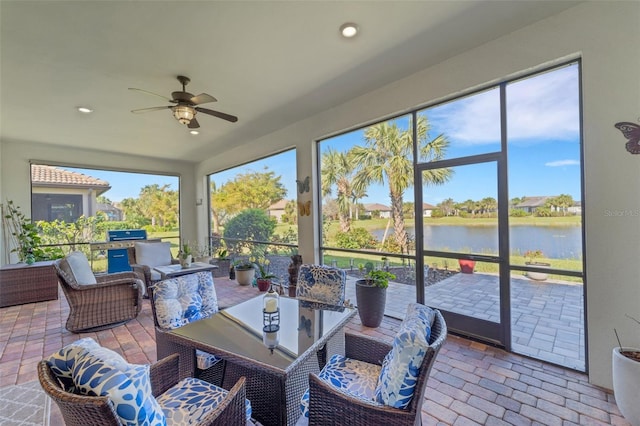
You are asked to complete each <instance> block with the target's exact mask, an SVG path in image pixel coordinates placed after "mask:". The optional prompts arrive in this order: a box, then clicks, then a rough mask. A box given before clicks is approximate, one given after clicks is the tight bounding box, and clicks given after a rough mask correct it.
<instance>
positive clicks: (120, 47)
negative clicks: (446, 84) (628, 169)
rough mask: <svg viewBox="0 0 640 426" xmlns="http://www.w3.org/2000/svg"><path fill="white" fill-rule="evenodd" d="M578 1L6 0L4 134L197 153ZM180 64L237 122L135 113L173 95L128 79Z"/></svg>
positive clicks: (169, 85)
mask: <svg viewBox="0 0 640 426" xmlns="http://www.w3.org/2000/svg"><path fill="white" fill-rule="evenodd" d="M575 4H576V2H561V1H407V2H404V1H371V2H369V1H349V2H347V1H315V2H312V1H278V2H276V1H254V2H249V1H225V2H223V1H96V0H93V1H87V0H85V1H82V2H81V1H43V2H37V1H7V0H2V1H0V18H1V34H0V42H1V46H0V47H1V50H0V55H1V56H0V59H1V62H0V66H1V68H0V72H1V73H0V83H1V86H0V98H1V106H0V107H1V110H0V129H1V134H0V137H1V138H2V140H16V141H33V142H42V143H48V144H55V145H63V146H68V147H82V148H89V149H98V150H106V151H112V152H118V153H130V154H135V155H144V156H151V157H159V158H168V159H180V160H186V161H200V160H202V159H204V158H207V157H209V156H211V155H214V154H215V153H219V152H221V151H224V149H225V147H226V146H235V145H238V144H242V143H244V142H246V141H248V140H251V139H253V138H255V137H258V136H260V135H263V134H267V133H270V132H273V131H275V130H277V129H280V128H282V127H285V126H287V125H289V124H291V123H294V122H296V121H298V120H301V119H303V118H305V117H308V116H310V115H313V114H316V113H318V112H320V111H323V110H325V109H328V108H331V107H333V106H335V105H338V104H341V103H343V102H345V101H347V100H349V99H352V98H354V97H356V96H359V95H361V94H363V93H366V92H368V91H371V90H373V89H375V88H378V87H380V86H383V85H385V84H387V83H390V82H392V81H394V80H397V79H399V78H402V77H405V76H407V75H410V74H412V73H414V72H416V71H418V70H420V69H423V68H426V67H428V66H430V65H433V64H436V63H439V62H441V61H443V60H444V59H446V58H448V57H451V56H454V55H456V54H459V53H461V52H463V51H465V50H468V49H471V48H473V47H475V46H478V45H480V44H482V43H485V42H487V41H489V40H492V39H495V38H497V37H499V36H501V35H504V34H506V33H509V32H511V31H514V30H516V29H518V28H521V27H523V26H525V25H528V24H531V23H533V22H535V21H537V20H540V19H543V18H545V17H547V16H550V15H553V14H555V13H558V12H559V11H562V10H564V9H567V8H568V7H571V6H573V5H575ZM349 21H352V22H356V23H358V24H359V26H360V29H361V32H360V34H359V35H358V36H357V37H356V38H355V39H352V40H345V39H342V38H340V37H339V35H338V27H339V26H340V25H341V24H342V23H344V22H349ZM177 75H186V76H188V77H190V78H191V84H190V85H189V86H187V91H189V92H191V93H193V94H199V93H203V92H205V93H209V94H211V95H213V96H214V97H216V98H217V99H218V102H216V103H210V104H205V105H203V106H204V107H206V108H211V109H214V110H218V111H223V112H226V113H229V114H233V115H236V116H238V117H239V120H238V122H237V123H229V122H227V121H223V120H220V119H218V118H214V117H211V116H207V115H204V114H199V115H198V121H199V122H200V125H201V129H200V131H201V132H200V134H199V135H197V136H192V135H190V134H189V132H188V129H187V128H186V126H184V125H181V124H179V123H178V122H177V121H176V120H175V119H174V118H173V117H172V115H171V111H170V110H162V111H155V112H149V113H146V114H132V113H131V112H130V111H131V110H132V109H137V108H145V107H152V106H162V105H167V103H166V102H165V101H163V100H162V99H161V98H158V97H155V96H150V95H146V94H143V93H140V92H136V91H130V90H127V89H128V88H129V87H136V88H140V89H144V90H148V91H151V92H155V93H158V94H161V95H164V96H167V97H170V93H171V92H172V91H176V90H180V89H181V86H180V84H179V83H178V81H177V80H176V76H177ZM78 106H89V107H91V108H93V109H94V110H95V112H94V113H92V114H90V115H84V114H81V113H79V112H78V111H77V110H76V107H78Z"/></svg>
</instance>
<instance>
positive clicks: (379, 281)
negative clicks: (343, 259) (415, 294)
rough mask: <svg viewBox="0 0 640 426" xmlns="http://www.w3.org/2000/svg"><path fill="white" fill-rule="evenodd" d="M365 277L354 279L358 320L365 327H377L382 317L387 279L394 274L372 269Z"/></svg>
mask: <svg viewBox="0 0 640 426" xmlns="http://www.w3.org/2000/svg"><path fill="white" fill-rule="evenodd" d="M364 277H365V278H364V279H362V280H357V281H356V304H357V305H358V314H359V315H360V321H361V322H362V325H364V326H365V327H372V328H375V327H378V326H380V323H381V322H382V318H383V317H384V307H385V304H386V302H387V287H389V280H390V279H394V278H395V277H396V276H395V275H394V274H392V273H391V272H387V271H384V270H375V269H372V270H370V271H368V272H367V273H366V275H365V276H364Z"/></svg>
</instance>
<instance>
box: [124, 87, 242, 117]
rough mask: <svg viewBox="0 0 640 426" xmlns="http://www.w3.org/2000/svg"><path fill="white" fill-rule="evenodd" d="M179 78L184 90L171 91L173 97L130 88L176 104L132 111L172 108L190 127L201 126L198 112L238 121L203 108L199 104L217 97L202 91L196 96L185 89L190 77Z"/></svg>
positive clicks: (221, 113)
mask: <svg viewBox="0 0 640 426" xmlns="http://www.w3.org/2000/svg"><path fill="white" fill-rule="evenodd" d="M177 78H178V81H179V82H180V83H181V84H182V91H176V92H173V93H171V99H169V98H166V97H164V96H162V95H158V94H157V93H153V92H149V91H148V90H142V89H135V88H129V89H130V90H136V91H139V92H142V93H147V94H150V95H154V96H159V97H161V98H163V99H166V100H167V101H168V102H171V103H173V104H175V105H167V106H159V107H151V108H140V109H134V110H132V111H131V112H133V113H142V112H150V111H160V110H163V109H170V110H171V111H172V112H173V116H174V117H175V119H176V120H178V121H179V122H180V123H181V124H186V125H187V127H188V128H190V129H197V128H199V127H200V124H199V123H198V120H196V118H195V117H196V114H197V113H198V112H201V113H203V114H208V115H212V116H214V117H218V118H221V119H223V120H227V121H230V122H232V123H235V122H236V121H238V117H236V116H234V115H230V114H226V113H224V112H220V111H214V110H212V109H207V108H202V107H199V106H197V105H200V104H205V103H208V102H216V101H217V99H216V98H214V97H213V96H211V95H209V94H207V93H200V94H199V95H197V96H194V95H193V94H191V93H189V92H187V91H186V90H185V88H186V86H187V84H189V82H190V81H191V80H190V79H189V77H185V76H183V75H179V76H178V77H177Z"/></svg>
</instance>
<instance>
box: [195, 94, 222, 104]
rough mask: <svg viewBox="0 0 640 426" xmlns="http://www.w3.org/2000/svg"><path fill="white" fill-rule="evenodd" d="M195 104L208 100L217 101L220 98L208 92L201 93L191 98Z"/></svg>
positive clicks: (204, 102)
mask: <svg viewBox="0 0 640 426" xmlns="http://www.w3.org/2000/svg"><path fill="white" fill-rule="evenodd" d="M190 101H191V103H192V104H194V105H200V104H206V103H207V102H217V101H218V100H217V99H216V98H214V97H213V96H211V95H209V94H207V93H200V94H199V95H198V96H194V97H193V98H191V99H190Z"/></svg>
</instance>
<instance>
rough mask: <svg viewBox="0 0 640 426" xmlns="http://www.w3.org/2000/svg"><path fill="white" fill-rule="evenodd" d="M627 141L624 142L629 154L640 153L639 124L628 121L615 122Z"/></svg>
mask: <svg viewBox="0 0 640 426" xmlns="http://www.w3.org/2000/svg"><path fill="white" fill-rule="evenodd" d="M615 126H616V129H618V130H620V131H621V132H622V134H623V135H624V137H625V138H627V139H629V142H627V143H626V144H625V147H626V148H627V151H629V152H630V153H631V154H640V126H639V125H637V124H635V123H630V122H628V121H621V122H620V123H616V124H615Z"/></svg>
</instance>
